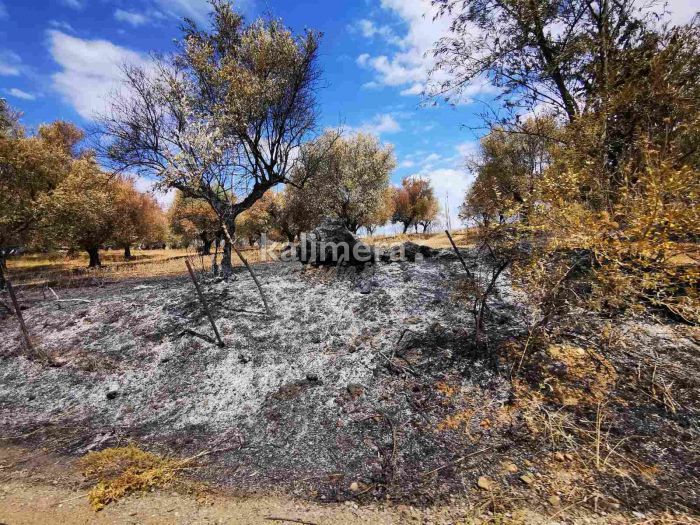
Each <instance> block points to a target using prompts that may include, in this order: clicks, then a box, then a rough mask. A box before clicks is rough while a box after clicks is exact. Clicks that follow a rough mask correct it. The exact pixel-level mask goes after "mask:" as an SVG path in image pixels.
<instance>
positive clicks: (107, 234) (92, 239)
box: [43, 157, 122, 268]
mask: <svg viewBox="0 0 700 525" xmlns="http://www.w3.org/2000/svg"><path fill="white" fill-rule="evenodd" d="M117 184H118V183H117V181H116V180H115V179H113V178H112V177H111V176H110V175H108V174H106V173H104V172H102V170H101V169H100V167H99V166H98V165H97V163H96V162H95V160H94V159H93V158H90V157H86V158H83V159H78V160H76V161H74V162H73V163H72V165H71V170H70V173H69V174H68V176H67V177H66V178H65V179H64V180H63V181H61V183H60V184H59V185H58V186H57V188H56V189H55V190H54V192H53V194H52V195H50V196H48V197H47V198H46V200H45V203H44V205H45V206H47V207H48V211H47V213H46V214H45V216H44V217H43V230H44V231H45V232H46V236H47V238H48V240H50V241H51V242H52V244H54V245H61V246H66V247H68V248H70V249H74V248H78V249H80V250H83V251H85V252H87V253H88V255H89V258H90V262H89V266H90V268H94V267H97V266H100V265H101V264H102V263H101V261H100V247H101V246H102V245H104V244H105V242H107V241H108V240H109V239H110V238H111V236H112V234H113V233H114V230H115V227H116V225H117V222H118V220H119V215H120V213H121V211H122V210H120V209H119V206H118V205H117Z"/></svg>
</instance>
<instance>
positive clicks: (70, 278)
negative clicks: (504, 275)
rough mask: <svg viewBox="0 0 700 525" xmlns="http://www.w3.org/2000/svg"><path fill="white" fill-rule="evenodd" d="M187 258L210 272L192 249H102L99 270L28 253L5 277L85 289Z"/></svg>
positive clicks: (254, 258)
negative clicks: (126, 255) (128, 252)
mask: <svg viewBox="0 0 700 525" xmlns="http://www.w3.org/2000/svg"><path fill="white" fill-rule="evenodd" d="M452 237H453V239H454V240H455V243H456V244H457V245H458V246H463V247H464V246H469V245H470V244H471V243H472V232H471V231H470V230H462V231H458V232H454V233H453V234H452ZM363 240H364V242H366V243H367V244H371V245H376V246H384V247H387V246H394V245H397V244H401V243H403V242H406V241H411V242H415V243H417V244H423V245H426V246H430V247H431V248H447V249H450V248H451V247H452V246H451V245H450V241H449V240H448V238H447V235H445V233H444V232H442V233H428V234H422V233H418V234H408V235H402V234H401V235H385V236H377V237H366V238H364V239H363ZM243 253H244V257H245V258H246V259H247V260H248V262H250V263H254V264H260V263H261V262H263V261H262V260H261V259H262V257H261V253H260V250H259V249H257V248H252V249H247V250H243ZM186 257H190V258H191V260H192V262H193V265H194V266H195V268H196V269H198V270H205V271H208V270H211V257H210V256H200V255H198V254H197V253H196V252H195V251H194V250H186V249H173V250H168V249H166V250H133V251H132V258H131V259H129V260H125V259H124V253H123V251H121V250H102V251H101V252H100V259H101V261H102V267H101V268H88V257H87V254H85V253H79V254H74V255H69V254H67V253H65V252H55V253H48V254H45V253H41V254H29V255H23V256H21V257H13V258H11V259H9V261H8V263H7V264H8V275H9V277H10V279H11V280H12V282H13V283H14V284H16V285H21V286H44V285H46V286H51V287H57V288H67V287H75V286H84V285H89V284H95V283H98V284H99V283H102V282H105V281H121V280H126V279H145V278H152V277H170V276H178V275H185V274H187V269H186V267H185V258H186ZM233 263H234V265H235V266H242V264H243V263H242V262H241V260H240V259H239V258H238V256H237V255H235V254H234V256H233Z"/></svg>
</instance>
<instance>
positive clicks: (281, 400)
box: [0, 256, 700, 515]
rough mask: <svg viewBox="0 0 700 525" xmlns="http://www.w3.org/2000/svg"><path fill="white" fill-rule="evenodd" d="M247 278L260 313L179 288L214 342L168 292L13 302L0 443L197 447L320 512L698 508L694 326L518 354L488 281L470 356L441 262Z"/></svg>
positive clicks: (517, 318)
mask: <svg viewBox="0 0 700 525" xmlns="http://www.w3.org/2000/svg"><path fill="white" fill-rule="evenodd" d="M256 271H257V273H258V275H259V277H260V280H261V283H262V286H263V287H264V289H265V291H266V294H267V296H268V299H269V302H270V305H271V308H272V311H273V317H272V318H269V317H267V316H266V315H265V312H264V309H263V305H262V303H261V301H260V296H259V294H258V292H257V290H256V288H255V285H254V283H253V281H252V280H251V278H250V276H249V275H248V274H247V273H238V274H236V276H235V277H236V278H235V279H234V280H231V281H219V280H212V279H210V278H207V277H204V276H200V280H201V281H202V286H203V290H204V294H205V296H206V297H207V299H208V301H209V302H210V306H211V309H212V312H213V317H214V318H215V319H216V323H217V326H218V329H219V331H220V332H221V334H222V337H223V340H224V342H225V347H223V348H219V347H218V346H217V345H216V344H214V340H213V337H214V335H213V332H212V330H211V327H210V325H209V322H208V320H207V318H206V316H205V315H204V312H203V310H202V308H201V305H200V304H199V302H198V299H197V296H196V294H195V291H194V288H193V286H192V283H191V281H189V280H188V279H186V278H181V277H173V278H165V279H163V278H161V279H143V280H139V281H123V282H118V283H111V284H110V283H107V284H104V285H103V286H96V287H80V288H69V289H65V290H61V291H59V295H60V301H57V300H55V298H54V297H53V296H45V294H44V293H43V292H42V291H41V290H38V289H34V290H31V289H27V290H24V291H23V292H22V293H21V294H20V295H21V303H22V305H23V314H24V317H25V320H26V322H27V325H28V327H29V330H30V332H31V335H32V338H33V343H34V345H35V346H36V347H37V348H41V349H42V351H43V352H45V353H46V354H47V355H48V357H49V362H45V361H43V360H41V359H38V358H35V357H33V356H28V355H27V352H26V351H25V350H24V348H23V347H22V344H21V339H20V337H19V330H18V327H17V325H16V320H15V318H14V317H12V316H10V315H9V314H8V313H7V312H3V313H2V315H3V316H4V317H3V318H2V320H1V321H0V330H1V331H2V345H1V349H0V351H1V359H2V365H1V368H0V428H2V430H0V433H1V437H2V440H3V443H5V444H7V445H18V446H21V447H23V448H25V449H34V450H39V449H41V451H42V453H51V454H58V455H64V456H70V457H78V456H82V455H84V454H86V453H87V452H89V451H95V450H101V449H104V448H107V447H115V446H124V445H126V444H129V443H134V444H137V445H139V446H140V447H143V448H145V449H148V450H152V451H155V452H158V453H159V454H164V455H170V456H188V455H191V454H196V453H197V452H199V451H202V450H217V451H221V452H218V453H216V454H214V455H212V456H211V457H210V458H209V459H208V461H207V462H206V464H205V465H203V466H202V467H201V468H198V469H197V470H196V471H194V472H193V473H191V474H188V475H191V476H192V477H194V478H196V479H198V480H202V481H205V482H207V483H209V484H211V485H213V486H218V487H224V488H229V489H234V490H237V491H242V492H249V491H257V490H263V491H269V490H276V489H280V490H283V491H285V492H287V493H290V494H293V495H296V496H299V497H302V498H308V499H313V500H318V501H324V502H331V501H345V500H353V501H357V502H360V503H368V502H371V501H376V500H380V499H381V500H391V501H395V502H404V503H410V504H414V505H417V506H427V505H432V504H442V503H450V502H453V501H454V500H455V499H456V498H457V499H463V498H467V500H466V501H468V502H469V504H470V505H471V506H476V507H479V506H483V508H489V509H490V510H491V511H492V512H505V511H508V510H509V509H512V508H516V507H519V506H525V505H527V506H529V507H532V508H536V509H538V510H539V511H541V512H544V513H549V515H555V514H559V513H561V512H563V511H564V509H566V511H567V512H569V511H575V510H576V509H588V510H591V509H592V510H594V511H596V512H598V513H603V514H606V513H624V512H631V511H632V510H634V511H635V512H637V513H643V514H644V513H647V514H649V515H658V514H659V513H663V512H667V511H674V512H679V513H683V514H690V515H692V514H695V513H697V511H698V509H700V500H699V496H698V479H699V476H700V471H699V469H700V466H699V463H698V460H699V456H698V434H699V429H698V413H699V412H698V409H699V407H700V402H699V400H698V388H697V387H698V372H699V369H700V364H699V363H700V357H699V354H698V332H697V330H696V329H693V328H689V327H685V326H680V325H678V326H674V325H670V324H668V323H662V322H660V321H658V320H654V319H650V318H644V319H633V318H624V319H615V320H611V319H603V318H600V317H599V316H596V315H594V314H591V313H586V312H581V313H580V315H579V316H578V318H577V321H576V322H572V324H571V326H570V327H568V329H567V330H565V331H564V332H563V333H561V334H559V335H558V339H557V340H555V341H553V342H552V343H551V344H550V345H549V346H547V347H545V348H536V349H534V350H533V351H531V352H529V353H528V354H527V355H525V356H524V355H523V354H522V353H521V346H518V344H516V343H517V342H518V341H521V340H522V339H523V338H525V337H527V326H528V322H529V319H530V311H529V307H528V303H527V297H523V296H522V295H521V294H519V293H518V292H517V291H515V290H513V289H512V288H511V287H510V286H509V285H508V284H507V283H508V278H507V276H506V278H504V279H503V280H502V284H500V285H499V287H498V289H497V293H495V294H494V296H493V298H492V300H491V302H490V308H489V315H488V323H487V329H488V333H489V348H488V351H484V349H480V350H479V351H476V350H475V349H474V347H473V346H472V342H471V341H472V338H471V332H472V329H473V320H472V318H471V315H470V313H469V310H468V307H467V305H466V303H465V300H464V299H463V297H462V296H463V292H462V291H461V287H460V286H461V283H462V279H463V277H462V276H463V269H462V267H461V265H460V263H459V262H458V261H456V260H454V259H453V258H451V257H447V256H445V257H438V258H436V259H432V260H428V261H425V262H422V263H411V262H400V263H391V264H384V263H380V264H377V265H374V266H371V267H369V268H367V269H365V270H364V271H360V272H356V271H349V272H338V271H336V270H335V269H332V270H328V269H323V268H310V267H309V268H306V267H304V266H302V265H301V264H299V263H276V264H269V265H263V266H258V267H257V270H256ZM679 362H683V363H684V365H683V366H680V365H679V364H678V363H679ZM16 468H19V467H16ZM13 469H15V467H13V466H10V467H9V468H7V469H5V470H4V471H3V473H4V474H3V475H4V476H9V477H10V478H11V477H12V472H13Z"/></svg>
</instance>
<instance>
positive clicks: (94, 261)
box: [86, 246, 102, 268]
mask: <svg viewBox="0 0 700 525" xmlns="http://www.w3.org/2000/svg"><path fill="white" fill-rule="evenodd" d="M86 251H87V252H88V255H89V256H90V264H89V265H88V266H89V268H97V267H98V266H102V262H101V261H100V248H99V247H98V246H91V247H89V248H87V249H86Z"/></svg>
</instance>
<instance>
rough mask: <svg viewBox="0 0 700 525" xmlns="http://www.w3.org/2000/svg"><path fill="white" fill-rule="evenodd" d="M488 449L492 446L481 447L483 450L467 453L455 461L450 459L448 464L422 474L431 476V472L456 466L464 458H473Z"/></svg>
mask: <svg viewBox="0 0 700 525" xmlns="http://www.w3.org/2000/svg"><path fill="white" fill-rule="evenodd" d="M488 450H491V449H490V448H483V449H481V450H477V451H476V452H472V453H471V454H467V455H466V456H462V457H460V458H457V459H456V460H454V461H450V462H449V463H447V464H445V465H443V466H441V467H438V468H436V469H433V470H429V471H428V472H426V473H425V474H421V476H422V477H424V478H425V477H428V476H430V475H431V474H435V473H436V472H439V471H441V470H443V469H446V468H447V467H450V466H454V465H459V464H460V463H462V462H463V461H464V460H467V459H469V458H471V457H474V456H477V455H479V454H483V453H484V452H486V451H488Z"/></svg>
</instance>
